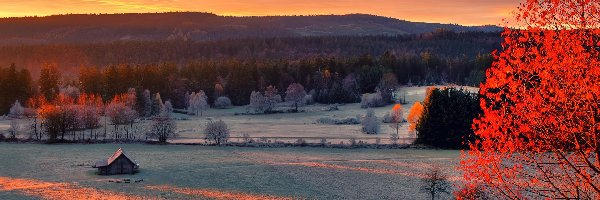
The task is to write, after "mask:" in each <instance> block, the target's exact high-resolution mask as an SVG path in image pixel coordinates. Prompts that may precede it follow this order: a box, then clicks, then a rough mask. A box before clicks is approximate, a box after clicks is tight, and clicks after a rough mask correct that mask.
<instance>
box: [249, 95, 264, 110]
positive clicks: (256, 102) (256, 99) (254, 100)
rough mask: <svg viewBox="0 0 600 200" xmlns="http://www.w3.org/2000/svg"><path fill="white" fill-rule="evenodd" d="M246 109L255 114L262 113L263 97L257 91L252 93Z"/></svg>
mask: <svg viewBox="0 0 600 200" xmlns="http://www.w3.org/2000/svg"><path fill="white" fill-rule="evenodd" d="M248 107H249V108H250V109H252V110H253V111H254V112H255V113H263V112H264V110H265V97H263V95H262V94H261V93H260V92H258V91H252V93H251V94H250V104H249V105H248Z"/></svg>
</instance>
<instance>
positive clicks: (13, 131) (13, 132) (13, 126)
mask: <svg viewBox="0 0 600 200" xmlns="http://www.w3.org/2000/svg"><path fill="white" fill-rule="evenodd" d="M20 130H21V124H20V123H19V121H17V120H16V119H13V120H10V127H9V128H8V134H9V135H10V139H16V138H17V134H18V133H19V131H20Z"/></svg>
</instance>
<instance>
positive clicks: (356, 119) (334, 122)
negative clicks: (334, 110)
mask: <svg viewBox="0 0 600 200" xmlns="http://www.w3.org/2000/svg"><path fill="white" fill-rule="evenodd" d="M317 123H319V124H331V125H353V124H360V116H357V117H350V118H345V119H332V118H328V117H321V118H319V119H317Z"/></svg>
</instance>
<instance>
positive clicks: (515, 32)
mask: <svg viewBox="0 0 600 200" xmlns="http://www.w3.org/2000/svg"><path fill="white" fill-rule="evenodd" d="M599 10H600V3H599V2H598V1H597V0H560V1H559V0H528V1H527V2H526V3H523V4H521V5H520V6H519V7H518V9H517V11H516V12H515V19H516V20H515V22H514V23H512V22H511V23H512V25H515V26H517V27H519V28H518V29H506V30H505V31H504V33H503V34H502V35H503V37H504V42H503V45H502V46H503V51H502V52H500V53H496V58H495V61H494V63H493V66H492V68H490V69H489V70H488V71H487V74H486V76H487V80H486V82H485V83H484V84H482V85H481V90H480V94H481V95H482V98H481V101H480V102H481V107H482V109H483V113H484V114H483V115H482V116H481V117H480V118H479V119H476V120H475V121H474V124H473V129H474V130H475V134H476V135H477V136H478V137H479V139H478V140H477V141H476V142H474V143H472V144H471V145H470V147H471V151H469V152H468V153H466V154H465V155H463V160H462V161H461V168H462V169H463V170H464V176H465V179H466V182H467V184H466V185H467V188H480V189H481V190H483V192H485V193H487V194H489V195H494V196H496V197H499V198H504V199H540V198H577V199H580V198H583V199H598V198H600V177H599V176H600V108H599V107H600V103H599V102H600V98H599V97H600V79H599V78H600V65H598V63H599V62H598V61H599V58H600V54H599V49H600V39H599V38H600V30H599V26H600V22H599V20H600V17H599V16H600V11H599Z"/></svg>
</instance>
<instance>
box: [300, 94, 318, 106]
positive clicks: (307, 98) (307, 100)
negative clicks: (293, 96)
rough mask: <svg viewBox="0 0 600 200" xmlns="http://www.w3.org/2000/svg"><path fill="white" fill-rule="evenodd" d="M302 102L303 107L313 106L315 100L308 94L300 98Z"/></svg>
mask: <svg viewBox="0 0 600 200" xmlns="http://www.w3.org/2000/svg"><path fill="white" fill-rule="evenodd" d="M302 101H303V102H304V105H312V104H315V98H314V97H313V95H310V94H308V95H306V96H304V98H302Z"/></svg>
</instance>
